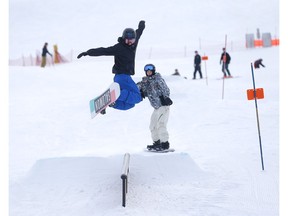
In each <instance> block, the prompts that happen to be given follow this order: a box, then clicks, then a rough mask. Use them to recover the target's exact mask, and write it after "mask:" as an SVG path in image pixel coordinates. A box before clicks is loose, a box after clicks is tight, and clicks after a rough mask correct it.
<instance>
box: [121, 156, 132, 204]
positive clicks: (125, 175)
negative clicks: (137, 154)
mask: <svg viewBox="0 0 288 216" xmlns="http://www.w3.org/2000/svg"><path fill="white" fill-rule="evenodd" d="M129 162H130V154H129V153H126V154H125V155H124V160H123V167H122V174H121V179H122V206H123V207H125V206H126V193H127V192H128V174H129Z"/></svg>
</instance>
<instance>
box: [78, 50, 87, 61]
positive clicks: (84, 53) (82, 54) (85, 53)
mask: <svg viewBox="0 0 288 216" xmlns="http://www.w3.org/2000/svg"><path fill="white" fill-rule="evenodd" d="M86 55H88V53H87V52H82V53H80V54H79V55H78V56H77V58H78V59H79V58H81V57H82V56H86Z"/></svg>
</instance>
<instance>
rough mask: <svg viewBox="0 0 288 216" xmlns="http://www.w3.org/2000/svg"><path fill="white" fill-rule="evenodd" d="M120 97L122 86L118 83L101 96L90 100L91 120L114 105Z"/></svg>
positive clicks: (114, 83)
mask: <svg viewBox="0 0 288 216" xmlns="http://www.w3.org/2000/svg"><path fill="white" fill-rule="evenodd" d="M119 96H120V86H119V84H118V83H116V82H113V83H112V84H111V85H110V86H109V88H108V89H106V90H105V91H104V92H103V93H102V94H101V95H99V96H97V97H95V98H94V99H92V100H90V102H89V106H90V113H91V118H94V117H95V116H96V115H97V114H99V113H100V112H101V111H102V110H104V109H106V108H107V107H108V106H109V105H110V104H112V103H114V102H115V101H116V100H117V98H118V97H119Z"/></svg>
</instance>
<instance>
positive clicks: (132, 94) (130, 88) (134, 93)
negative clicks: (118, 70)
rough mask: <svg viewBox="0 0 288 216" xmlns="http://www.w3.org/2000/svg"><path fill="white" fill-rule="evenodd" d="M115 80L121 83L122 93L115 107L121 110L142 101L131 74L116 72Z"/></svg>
mask: <svg viewBox="0 0 288 216" xmlns="http://www.w3.org/2000/svg"><path fill="white" fill-rule="evenodd" d="M114 82H117V83H119V85H120V89H121V93H120V96H119V98H118V99H117V100H116V102H115V105H114V106H113V108H115V109H120V110H127V109H131V108H132V107H134V106H135V104H136V103H139V102H140V101H141V99H142V98H141V94H140V91H139V89H138V87H137V85H136V83H135V82H134V81H133V80H132V78H131V77H130V76H129V75H126V74H116V75H115V77H114Z"/></svg>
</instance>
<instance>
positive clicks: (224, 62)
mask: <svg viewBox="0 0 288 216" xmlns="http://www.w3.org/2000/svg"><path fill="white" fill-rule="evenodd" d="M226 45H227V35H225V51H224V57H223V60H222V61H223V70H224V71H225V64H226ZM224 59H225V61H224ZM224 80H225V77H224V76H223V83H222V100H223V99H224V83H225V82H224Z"/></svg>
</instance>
